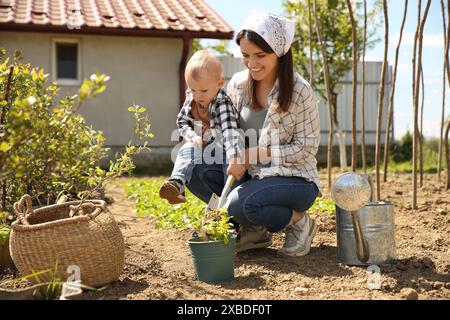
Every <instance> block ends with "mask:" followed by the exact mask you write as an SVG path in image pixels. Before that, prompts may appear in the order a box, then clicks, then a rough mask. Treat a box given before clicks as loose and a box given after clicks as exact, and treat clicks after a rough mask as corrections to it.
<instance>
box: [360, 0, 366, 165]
mask: <svg viewBox="0 0 450 320" xmlns="http://www.w3.org/2000/svg"><path fill="white" fill-rule="evenodd" d="M363 5H364V26H363V39H362V71H361V73H362V74H361V76H362V79H361V162H362V169H363V172H364V173H365V172H366V164H367V160H366V110H365V102H366V101H365V100H366V41H367V39H366V38H367V1H366V0H364V1H363Z"/></svg>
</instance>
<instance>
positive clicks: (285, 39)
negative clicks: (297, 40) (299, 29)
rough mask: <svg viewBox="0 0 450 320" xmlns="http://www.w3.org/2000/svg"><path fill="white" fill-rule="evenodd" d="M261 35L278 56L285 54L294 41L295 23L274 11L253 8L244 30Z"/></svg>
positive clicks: (243, 27) (245, 22)
mask: <svg viewBox="0 0 450 320" xmlns="http://www.w3.org/2000/svg"><path fill="white" fill-rule="evenodd" d="M244 29H246V30H251V31H254V32H256V33H257V34H258V35H260V36H261V37H262V38H263V39H264V40H265V41H266V42H267V44H268V45H269V46H270V47H271V48H272V50H273V51H274V52H275V54H276V55H277V56H278V57H281V56H284V55H285V54H286V53H287V52H288V51H289V48H290V47H291V45H292V41H294V33H295V23H294V21H292V20H289V19H286V18H283V17H280V16H277V15H275V14H273V13H268V12H263V11H257V10H251V11H250V13H249V15H248V17H247V19H245V21H244V24H243V26H242V30H244Z"/></svg>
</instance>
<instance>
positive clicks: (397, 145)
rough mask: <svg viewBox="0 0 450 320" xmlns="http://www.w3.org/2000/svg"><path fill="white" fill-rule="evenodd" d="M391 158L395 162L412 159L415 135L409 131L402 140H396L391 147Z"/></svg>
mask: <svg viewBox="0 0 450 320" xmlns="http://www.w3.org/2000/svg"><path fill="white" fill-rule="evenodd" d="M391 148H392V149H391V158H392V160H393V161H394V162H405V161H410V160H411V159H412V151H413V150H412V149H413V137H412V135H411V133H409V131H406V133H405V135H404V136H403V137H402V138H401V140H400V141H395V142H394V143H393V145H392V147H391Z"/></svg>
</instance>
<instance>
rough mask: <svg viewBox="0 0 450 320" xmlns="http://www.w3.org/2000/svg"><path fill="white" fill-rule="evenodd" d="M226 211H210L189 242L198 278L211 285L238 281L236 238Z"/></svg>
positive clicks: (206, 211)
mask: <svg viewBox="0 0 450 320" xmlns="http://www.w3.org/2000/svg"><path fill="white" fill-rule="evenodd" d="M231 228H232V223H231V222H230V217H229V216H228V212H227V210H226V209H225V208H220V209H219V208H216V209H211V210H209V209H207V210H205V214H204V217H203V219H202V221H201V223H200V225H198V226H197V227H196V228H195V232H194V234H193V236H192V238H191V239H189V240H188V243H189V247H190V249H191V253H192V259H193V262H194V269H195V276H196V278H197V279H198V280H200V281H204V282H208V283H221V282H227V281H231V280H233V279H234V256H235V248H236V234H235V232H233V231H232V230H231Z"/></svg>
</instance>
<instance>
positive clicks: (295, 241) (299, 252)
mask: <svg viewBox="0 0 450 320" xmlns="http://www.w3.org/2000/svg"><path fill="white" fill-rule="evenodd" d="M305 219H306V220H305ZM285 232H286V239H285V242H284V245H283V247H282V248H281V249H280V251H279V253H281V254H284V255H288V256H293V257H302V256H304V255H307V254H308V253H309V250H310V248H311V242H312V240H313V238H314V236H315V235H316V232H317V224H316V222H315V221H314V219H311V218H310V217H309V215H308V214H307V213H305V217H304V218H303V219H302V220H300V221H298V222H297V223H296V224H294V225H290V226H288V227H287V228H286V231H285Z"/></svg>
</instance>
